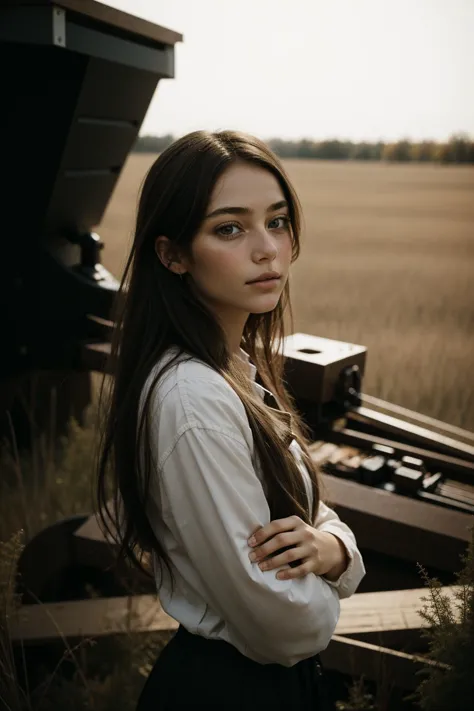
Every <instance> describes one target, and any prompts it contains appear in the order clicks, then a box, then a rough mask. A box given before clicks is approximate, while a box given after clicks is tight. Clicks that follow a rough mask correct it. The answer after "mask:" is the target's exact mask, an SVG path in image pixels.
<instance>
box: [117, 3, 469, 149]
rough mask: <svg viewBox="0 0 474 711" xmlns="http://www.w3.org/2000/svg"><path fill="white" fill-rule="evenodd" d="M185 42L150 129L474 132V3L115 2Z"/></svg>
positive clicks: (156, 101) (349, 134)
mask: <svg viewBox="0 0 474 711" xmlns="http://www.w3.org/2000/svg"><path fill="white" fill-rule="evenodd" d="M105 4H107V5H113V6H115V7H117V8H119V9H121V10H125V11H126V12H129V13H131V14H134V15H138V16H140V17H143V18H145V19H147V20H151V21H152V22H155V23H157V24H160V25H164V26H165V27H168V28H170V29H173V30H176V31H177V32H180V33H181V34H183V35H184V41H183V43H180V44H178V45H176V49H175V66H176V73H175V78H174V79H171V80H162V81H160V83H159V84H158V89H157V92H156V94H155V96H154V98H153V100H152V102H151V104H150V108H149V110H148V113H147V115H146V118H145V121H144V123H143V125H142V128H141V131H140V133H142V134H144V133H151V134H156V135H161V134H164V133H172V134H174V135H175V136H180V135H183V134H184V133H187V132H188V131H193V130H196V129H207V130H217V129H223V128H233V129H240V130H243V131H248V132H250V133H254V134H255V135H257V136H259V137H261V138H264V139H268V138H272V137H281V138H301V137H306V138H313V139H316V140H318V139H324V138H330V137H331V138H340V139H350V140H356V141H359V140H370V141H376V140H378V139H381V140H397V139H399V138H404V137H408V138H411V139H413V140H420V139H425V138H426V139H434V140H445V139H447V138H448V137H449V136H450V135H451V134H452V133H454V132H459V131H465V132H468V133H470V134H471V135H474V91H473V87H474V0H232V1H230V0H106V2H105Z"/></svg>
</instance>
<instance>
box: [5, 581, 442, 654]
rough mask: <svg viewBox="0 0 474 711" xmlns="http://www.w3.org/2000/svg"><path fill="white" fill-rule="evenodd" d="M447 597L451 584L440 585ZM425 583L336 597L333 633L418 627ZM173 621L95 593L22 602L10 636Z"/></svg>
mask: <svg viewBox="0 0 474 711" xmlns="http://www.w3.org/2000/svg"><path fill="white" fill-rule="evenodd" d="M443 592H445V593H446V594H447V595H448V597H449V598H450V599H451V600H452V599H453V596H454V592H455V588H443ZM426 595H427V590H426V589H425V588H422V589H417V590H396V591H389V592H377V593H361V594H359V595H354V596H352V597H350V598H347V599H345V600H341V615H340V619H339V622H338V625H337V628H336V635H354V636H357V635H361V634H379V633H383V632H387V631H394V630H419V629H421V627H422V626H423V624H424V623H423V620H422V618H421V617H420V615H419V614H418V610H419V609H421V607H422V606H423V603H422V600H421V598H422V597H424V596H426ZM177 628H178V623H177V622H176V620H174V619H173V618H172V617H169V615H167V614H166V612H164V610H163V609H162V607H161V605H160V602H159V599H158V598H157V596H155V595H135V596H128V597H113V598H96V599H91V600H74V601H70V602H58V603H47V604H39V605H24V606H22V607H21V609H20V610H19V612H18V613H17V614H15V615H14V616H13V619H12V623H11V628H10V629H11V637H12V639H13V641H15V642H19V641H20V640H21V641H23V642H24V643H25V644H38V643H44V642H48V641H51V640H55V639H56V640H57V639H58V638H61V637H65V638H68V639H69V638H81V637H102V636H106V635H110V634H123V633H125V632H157V631H165V630H174V629H177Z"/></svg>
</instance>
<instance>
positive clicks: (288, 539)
mask: <svg viewBox="0 0 474 711" xmlns="http://www.w3.org/2000/svg"><path fill="white" fill-rule="evenodd" d="M300 542H301V535H300V534H299V533H298V531H287V532H285V533H277V535H276V536H273V538H271V539H270V540H269V541H267V542H266V543H262V545H259V546H256V547H255V548H253V549H252V550H251V552H250V553H249V558H250V560H251V561H252V563H258V562H259V561H261V560H263V559H264V558H266V557H267V556H269V555H271V554H272V553H275V551H279V550H281V549H282V548H286V547H288V546H294V545H297V544H298V543H300Z"/></svg>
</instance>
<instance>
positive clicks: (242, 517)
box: [140, 348, 365, 667]
mask: <svg viewBox="0 0 474 711" xmlns="http://www.w3.org/2000/svg"><path fill="white" fill-rule="evenodd" d="M175 353H176V350H175V349H174V348H172V349H170V350H169V351H168V352H167V354H165V356H164V357H163V359H161V360H160V362H159V363H157V364H156V366H155V367H154V368H153V369H152V372H151V373H150V376H149V377H148V379H147V381H146V383H145V386H144V388H143V391H142V397H141V402H140V407H141V408H142V407H143V401H144V397H145V394H146V392H147V391H148V388H149V386H150V383H151V378H152V377H153V376H154V375H156V374H157V372H158V371H157V368H159V367H161V366H162V365H163V364H164V359H165V358H168V357H170V356H171V355H174V354H175ZM241 355H242V359H243V360H244V361H245V362H246V363H247V364H248V368H249V374H250V377H251V379H252V382H253V386H254V387H255V389H256V391H257V392H258V393H259V394H260V395H261V396H262V398H263V396H264V393H265V389H264V388H262V387H261V386H260V385H259V384H258V383H257V382H255V375H256V368H255V366H254V365H253V363H251V362H250V359H249V357H248V355H247V354H246V353H245V352H244V351H243V350H242V351H241ZM186 357H189V356H186ZM181 360H182V359H181V357H180V358H179V360H178V362H177V364H174V365H173V366H172V367H171V369H170V370H168V371H167V372H166V374H165V376H164V377H162V378H161V379H160V381H159V383H158V385H157V386H156V387H155V390H154V394H153V396H152V398H151V400H150V424H151V427H150V437H151V446H152V457H153V460H154V462H155V466H156V471H157V474H158V476H156V477H153V476H152V477H151V479H150V496H149V500H148V502H147V514H148V517H149V520H150V522H151V524H152V526H153V529H154V532H155V534H156V535H157V537H158V539H159V540H160V541H161V542H162V543H163V545H164V547H165V549H166V551H167V553H168V554H169V556H170V559H171V561H172V564H173V570H174V577H175V590H174V594H173V595H172V594H171V581H170V579H169V574H168V571H167V568H166V567H165V566H164V567H163V578H162V579H160V573H159V569H158V567H157V560H156V558H155V556H153V563H154V570H155V577H156V581H157V591H158V595H159V599H160V603H161V605H162V607H163V609H164V610H165V612H167V614H169V615H170V616H171V617H173V618H174V619H175V620H177V621H178V622H179V623H181V624H182V625H183V626H184V627H185V628H186V629H188V630H189V631H190V632H192V633H194V634H197V635H201V636H203V637H207V638H212V639H221V640H225V641H227V642H229V643H230V644H232V645H234V647H236V648H237V649H238V650H239V651H240V652H241V653H242V654H244V655H246V656H247V657H249V658H250V659H253V660H254V661H256V662H259V663H261V664H270V663H278V664H281V665H283V666H286V667H291V666H293V665H294V664H296V663H297V662H299V661H300V660H302V659H306V658H307V657H310V656H312V655H314V654H317V653H318V652H320V651H322V650H323V649H325V648H326V647H327V645H328V644H329V641H330V639H331V636H332V634H333V633H334V630H335V627H336V624H337V621H338V618H339V609H340V603H339V599H340V598H344V597H348V596H350V595H352V594H353V593H354V592H355V590H356V589H357V586H358V585H359V583H360V581H361V579H362V578H363V576H364V575H365V568H364V564H363V561H362V557H361V555H360V552H359V550H358V548H357V544H356V541H355V537H354V534H353V533H352V531H351V530H350V529H349V528H348V526H346V524H344V523H343V522H342V521H341V520H340V519H339V517H338V516H337V514H336V513H335V512H334V511H332V509H330V508H328V507H327V506H326V505H325V504H324V503H323V502H321V503H320V505H319V511H318V515H317V517H316V520H315V521H314V526H315V527H316V528H318V529H319V530H321V531H328V532H330V533H333V534H334V535H336V536H337V537H338V538H339V539H340V540H341V541H342V542H343V544H344V546H345V548H346V550H347V553H348V557H349V565H348V567H347V569H346V570H345V571H344V573H343V574H342V575H341V576H340V578H339V579H338V580H337V581H335V582H330V581H328V580H326V579H325V578H324V577H321V576H318V575H315V574H312V573H311V574H308V575H306V576H305V577H303V578H296V579H291V580H278V579H277V578H276V573H277V572H278V570H281V569H282V568H283V567H284V566H280V567H279V568H274V569H273V570H268V571H262V570H260V568H259V566H258V563H252V562H251V561H250V559H249V557H248V556H249V552H250V550H251V549H250V547H249V545H248V542H247V540H248V538H249V537H250V535H251V533H253V532H254V531H255V530H256V529H257V528H260V527H262V526H264V525H265V524H267V523H269V522H270V521H271V518H270V510H269V507H268V503H267V500H266V498H265V493H264V484H263V478H262V474H261V469H260V465H259V462H258V461H257V458H256V452H255V448H254V442H253V436H252V431H251V429H250V426H249V422H248V418H247V415H246V412H245V409H244V407H243V404H242V402H241V400H240V398H239V397H238V396H237V394H236V393H235V392H234V390H233V389H232V388H231V387H230V386H229V384H228V383H227V382H226V381H225V379H224V378H223V377H222V376H221V375H220V374H219V373H217V372H216V371H215V370H213V369H212V368H210V367H209V366H208V365H207V364H205V363H203V362H202V361H200V360H198V359H195V358H193V359H192V360H188V361H186V362H180V361H181ZM290 449H291V450H292V451H293V452H294V454H295V457H296V458H297V460H298V462H299V466H300V468H301V470H302V472H303V475H304V478H305V483H306V486H307V489H308V490H309V492H310V500H312V496H311V488H310V478H309V475H308V473H307V471H306V468H305V467H304V464H303V463H302V462H301V460H300V459H299V452H301V449H300V447H299V445H298V443H297V442H296V440H293V441H292V443H291V445H290ZM160 583H161V584H160Z"/></svg>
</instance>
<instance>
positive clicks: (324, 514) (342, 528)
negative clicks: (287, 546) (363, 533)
mask: <svg viewBox="0 0 474 711" xmlns="http://www.w3.org/2000/svg"><path fill="white" fill-rule="evenodd" d="M314 527H315V528H317V529H319V530H320V531H326V532H327V533H332V534H333V535H334V536H337V538H339V540H340V541H341V542H342V543H343V544H344V547H345V549H346V551H347V555H348V558H349V563H348V566H347V568H346V569H345V571H344V572H343V573H342V574H341V575H340V576H339V578H338V579H337V580H335V581H330V580H328V581H327V582H328V583H329V585H331V586H332V587H333V588H334V589H336V590H337V591H338V593H339V598H340V599H341V600H342V599H343V598H346V597H350V596H351V595H353V594H354V593H355V591H356V590H357V588H358V587H359V584H360V581H361V580H362V578H363V577H364V575H365V566H364V561H363V560H362V556H361V554H360V551H359V549H358V547H357V543H356V539H355V536H354V534H353V533H352V531H351V529H350V528H349V526H347V525H346V524H345V523H343V522H342V521H341V519H340V518H339V516H338V515H337V513H336V512H335V511H333V510H332V509H330V508H329V506H326V504H325V503H324V502H323V501H321V502H320V503H319V509H318V515H317V517H316V520H315V522H314ZM323 577H324V576H323ZM324 579H326V578H324Z"/></svg>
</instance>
